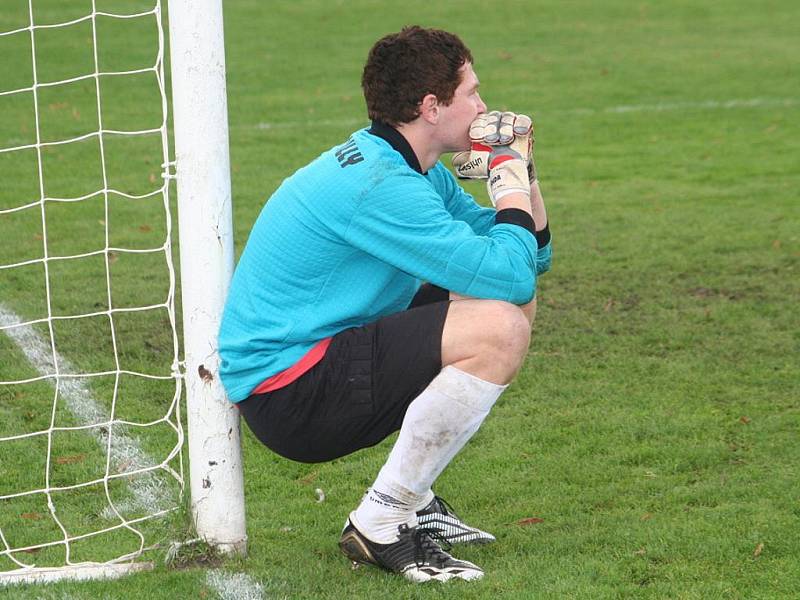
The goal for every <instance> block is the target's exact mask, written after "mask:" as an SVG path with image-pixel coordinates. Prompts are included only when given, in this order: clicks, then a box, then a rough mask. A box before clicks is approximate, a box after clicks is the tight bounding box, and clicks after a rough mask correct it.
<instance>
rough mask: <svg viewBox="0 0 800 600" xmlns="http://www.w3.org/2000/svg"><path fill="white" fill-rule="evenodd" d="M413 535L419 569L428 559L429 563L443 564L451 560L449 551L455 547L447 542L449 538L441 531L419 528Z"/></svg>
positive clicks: (415, 560)
mask: <svg viewBox="0 0 800 600" xmlns="http://www.w3.org/2000/svg"><path fill="white" fill-rule="evenodd" d="M413 535H414V562H415V563H416V565H417V566H418V567H421V566H423V565H424V564H425V562H426V559H427V561H430V562H437V563H440V564H441V563H444V562H445V561H446V560H447V559H449V558H450V555H449V554H448V553H447V551H449V550H450V548H452V547H453V545H452V544H451V543H450V542H448V541H447V538H446V537H445V536H444V535H443V534H442V533H441V532H440V531H439V530H437V529H424V528H421V527H417V528H415V529H414V534H413ZM443 547H444V548H443Z"/></svg>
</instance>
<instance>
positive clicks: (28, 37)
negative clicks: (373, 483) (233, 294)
mask: <svg viewBox="0 0 800 600" xmlns="http://www.w3.org/2000/svg"><path fill="white" fill-rule="evenodd" d="M164 52H165V39H164V29H163V27H162V6H161V1H160V0H82V1H78V0H70V2H64V1H63V0H3V9H2V11H1V12H0V57H2V59H1V60H0V62H1V63H2V64H3V66H0V174H1V175H2V185H0V244H1V245H0V582H8V581H29V580H33V579H35V578H37V577H38V576H40V575H42V574H44V575H45V576H46V575H47V574H49V573H56V572H57V573H63V572H64V571H65V570H70V569H71V570H73V571H74V572H75V573H77V574H78V575H77V576H78V577H81V576H82V575H81V573H85V574H86V576H96V575H97V573H100V574H105V575H113V574H114V573H115V572H116V570H117V568H118V565H121V564H124V563H131V562H132V561H134V559H136V558H138V557H140V556H141V555H142V553H143V552H145V551H146V550H148V549H150V548H152V547H153V546H155V545H158V544H163V543H165V542H168V541H169V540H168V539H165V536H166V535H168V534H167V533H165V530H166V529H168V528H164V527H163V517H164V516H165V515H166V514H167V513H170V512H173V511H175V510H176V508H178V507H179V506H180V505H181V494H182V491H183V488H184V474H183V468H182V457H181V448H182V445H183V429H182V426H181V415H180V397H181V388H182V378H181V374H180V362H179V345H178V336H177V332H176V316H175V315H176V312H175V287H176V276H175V269H174V268H173V249H172V226H173V215H172V214H171V210H170V194H169V191H170V176H169V168H170V161H169V148H168V142H169V138H168V129H167V106H168V103H167V96H166V92H165V79H164ZM51 569H56V570H57V571H51Z"/></svg>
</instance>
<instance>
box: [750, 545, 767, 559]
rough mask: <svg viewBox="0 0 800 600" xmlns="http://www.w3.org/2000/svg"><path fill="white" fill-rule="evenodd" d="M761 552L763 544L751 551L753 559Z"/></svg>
mask: <svg viewBox="0 0 800 600" xmlns="http://www.w3.org/2000/svg"><path fill="white" fill-rule="evenodd" d="M763 550H764V544H759V545H758V546H756V549H755V550H754V551H753V558H758V557H759V556H760V555H761V552H762V551H763Z"/></svg>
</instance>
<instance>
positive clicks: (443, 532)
mask: <svg viewBox="0 0 800 600" xmlns="http://www.w3.org/2000/svg"><path fill="white" fill-rule="evenodd" d="M417 520H418V521H419V528H420V529H424V530H425V531H428V532H433V533H434V534H435V535H436V537H438V538H439V539H443V540H446V541H447V543H449V544H489V543H491V542H494V541H496V538H495V537H494V536H493V535H492V534H491V533H487V532H486V531H482V530H480V529H478V528H477V527H470V526H469V525H467V524H466V523H464V522H463V521H462V520H461V519H459V518H458V516H457V515H456V514H455V513H454V512H453V509H452V507H451V506H450V505H449V504H448V503H447V502H445V501H444V500H443V499H442V498H440V497H439V496H434V498H433V500H431V503H430V504H428V506H426V507H425V508H423V509H422V510H420V511H418V512H417Z"/></svg>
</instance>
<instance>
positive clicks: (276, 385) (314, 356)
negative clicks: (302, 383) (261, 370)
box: [251, 338, 333, 394]
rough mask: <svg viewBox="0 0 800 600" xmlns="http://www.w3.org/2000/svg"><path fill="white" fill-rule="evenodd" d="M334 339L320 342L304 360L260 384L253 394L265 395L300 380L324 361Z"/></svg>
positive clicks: (306, 354)
mask: <svg viewBox="0 0 800 600" xmlns="http://www.w3.org/2000/svg"><path fill="white" fill-rule="evenodd" d="M332 339H333V338H325V339H324V340H322V341H321V342H319V343H318V344H317V345H316V346H314V347H312V348H311V350H309V351H308V352H306V353H305V355H304V356H303V358H301V359H300V360H298V361H297V362H296V363H294V364H293V365H292V366H291V367H289V368H288V369H286V370H285V371H281V372H280V373H276V374H275V375H273V376H272V377H269V378H267V379H265V380H264V381H262V382H261V383H259V384H258V385H257V386H256V388H255V389H254V390H253V391H252V392H251V394H264V393H266V392H271V391H273V390H277V389H280V388H282V387H284V386H286V385H289V384H290V383H292V382H293V381H295V380H297V379H300V377H301V376H302V375H303V374H304V373H306V371H308V370H310V369H311V367H313V366H314V365H316V364H317V363H318V362H319V361H321V360H322V358H323V357H324V356H325V352H326V351H327V350H328V346H330V345H331V340H332Z"/></svg>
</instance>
